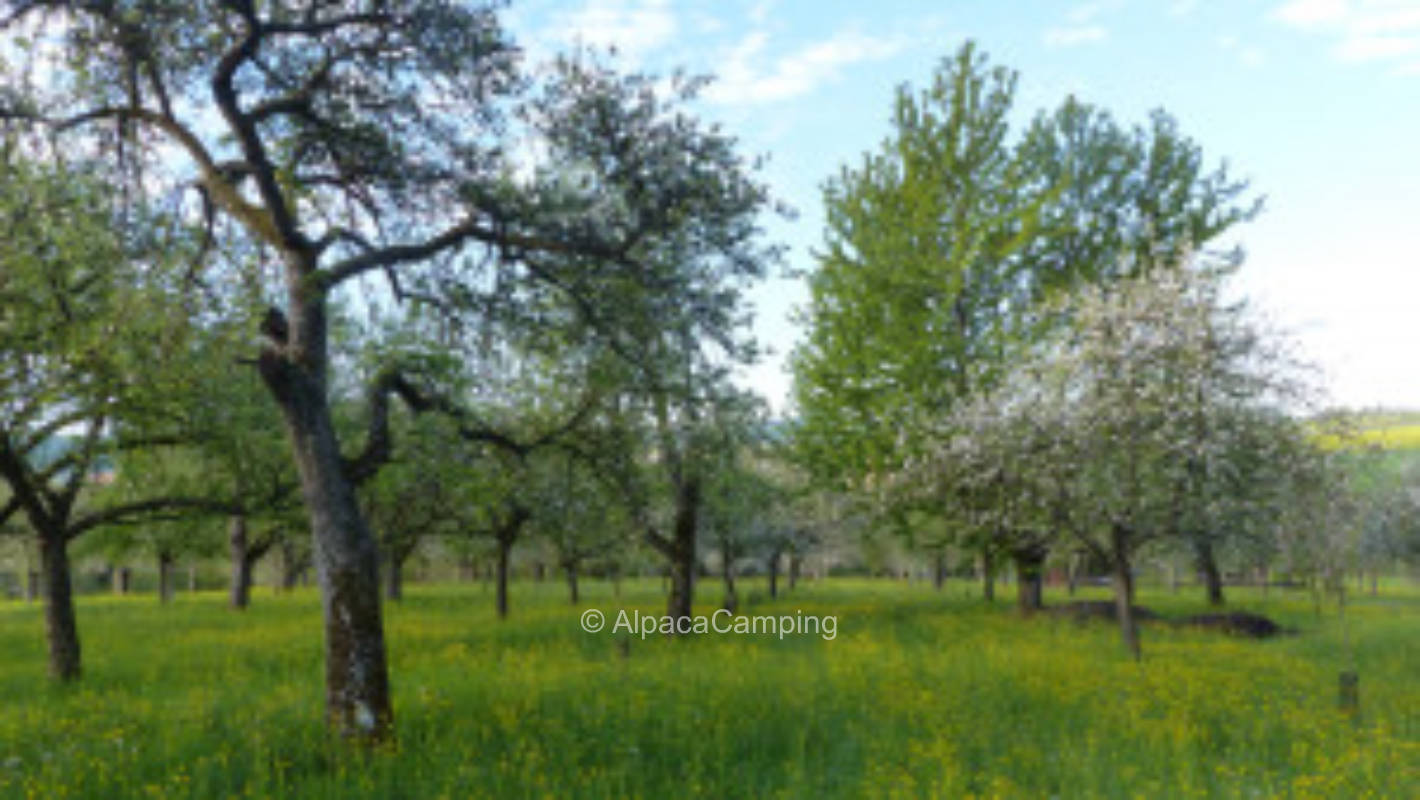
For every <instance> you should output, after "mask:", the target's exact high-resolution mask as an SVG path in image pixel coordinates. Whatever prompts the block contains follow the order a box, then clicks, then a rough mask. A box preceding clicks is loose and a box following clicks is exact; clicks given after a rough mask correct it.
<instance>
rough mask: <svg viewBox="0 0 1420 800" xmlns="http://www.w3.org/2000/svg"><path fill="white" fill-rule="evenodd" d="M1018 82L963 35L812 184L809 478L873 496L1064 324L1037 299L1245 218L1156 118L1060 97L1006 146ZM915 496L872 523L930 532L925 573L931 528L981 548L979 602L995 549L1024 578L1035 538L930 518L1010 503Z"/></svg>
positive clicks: (1163, 258)
mask: <svg viewBox="0 0 1420 800" xmlns="http://www.w3.org/2000/svg"><path fill="white" fill-rule="evenodd" d="M1015 80H1016V76H1015V74H1014V73H1013V72H1011V71H1009V70H1006V69H1004V68H1001V67H995V68H991V67H988V64H987V62H986V59H985V57H984V56H981V55H980V54H979V53H978V52H977V51H976V49H975V47H974V46H973V45H972V44H971V43H970V42H968V43H967V44H966V45H964V46H963V47H962V48H961V49H960V50H959V51H958V52H957V54H956V56H955V58H953V59H949V60H947V61H944V62H943V64H942V66H941V67H940V68H939V70H938V71H937V73H936V74H935V75H934V78H933V82H932V84H931V86H930V87H929V88H927V89H926V90H924V91H922V92H920V93H918V94H914V93H913V92H912V91H911V90H910V89H908V88H907V87H904V88H901V89H899V90H898V95H897V101H896V106H895V113H894V118H893V132H892V134H891V135H890V136H889V138H888V139H887V140H886V141H885V142H884V143H883V145H882V147H881V148H880V150H879V151H878V152H876V153H870V154H868V155H866V156H865V157H864V158H863V161H862V162H861V164H860V165H858V166H856V167H845V168H844V169H843V170H842V171H841V172H840V174H839V176H837V177H836V178H834V179H833V180H830V181H829V182H828V183H827V184H826V187H825V190H824V199H825V205H826V207H827V209H828V231H827V234H826V242H825V248H824V251H823V253H821V254H820V255H819V266H818V269H817V271H816V272H815V273H814V274H813V275H812V276H811V277H810V290H811V295H812V300H811V304H810V306H809V308H808V310H807V313H806V315H805V317H806V320H805V321H806V322H807V324H808V326H809V336H808V340H807V342H806V343H805V344H804V345H803V346H801V347H800V348H799V349H798V350H797V351H796V352H795V354H794V369H795V394H796V400H797V403H798V406H799V410H800V413H801V414H802V416H803V421H802V424H801V425H800V426H799V428H798V429H797V430H796V447H797V449H798V458H799V460H800V461H801V463H803V464H805V466H806V467H807V468H809V469H810V470H811V471H812V472H813V473H814V474H815V475H816V477H817V478H818V479H819V480H820V481H822V480H825V479H827V480H830V481H836V482H837V483H838V484H839V485H840V486H845V487H847V488H851V489H853V490H855V491H867V492H868V493H870V494H873V493H880V489H881V488H882V486H883V485H884V484H885V482H886V481H887V480H888V479H889V476H890V475H891V474H892V473H893V472H894V471H896V470H897V469H898V468H899V467H900V466H901V465H902V464H903V463H904V462H906V461H909V460H912V459H914V458H916V457H918V456H920V455H921V452H919V451H920V450H921V449H923V448H925V449H931V446H932V444H931V442H930V437H931V436H932V435H935V434H940V435H946V436H953V435H955V433H954V432H952V431H950V430H949V429H948V428H947V427H944V426H942V425H941V424H940V423H941V422H942V421H943V420H944V419H947V418H949V417H950V416H951V415H952V414H953V408H954V406H955V405H956V404H958V403H961V402H963V401H964V400H965V399H966V398H967V397H969V396H971V395H972V394H973V393H978V392H981V391H989V390H990V388H991V387H992V385H993V384H994V383H995V382H996V381H998V380H999V379H1000V376H1001V374H1002V373H1003V372H1004V371H1005V370H1006V369H1008V368H1009V364H1008V356H1007V354H1009V353H1011V352H1013V350H1014V349H1015V348H1016V347H1017V346H1018V345H1019V344H1021V343H1023V342H1024V343H1029V342H1031V341H1034V340H1037V339H1039V338H1040V337H1042V336H1044V335H1046V334H1047V333H1048V332H1049V330H1050V328H1051V327H1052V326H1054V325H1057V324H1059V320H1058V319H1057V318H1056V317H1053V316H1051V315H1037V314H1034V313H1033V310H1034V309H1035V308H1036V307H1037V304H1039V303H1040V302H1043V301H1046V300H1049V299H1050V298H1051V297H1052V296H1054V295H1056V294H1058V293H1061V292H1065V291H1069V290H1071V289H1073V288H1075V287H1078V286H1081V285H1103V284H1107V283H1109V282H1112V281H1115V280H1118V279H1120V278H1123V277H1128V276H1131V275H1136V274H1143V273H1147V272H1149V271H1150V270H1153V269H1157V268H1167V267H1168V265H1171V264H1174V263H1176V262H1177V261H1178V260H1180V259H1181V258H1184V257H1185V256H1187V255H1188V254H1191V253H1195V252H1199V251H1201V249H1202V248H1203V247H1204V246H1205V245H1207V244H1209V243H1211V242H1213V241H1214V240H1216V239H1217V237H1219V236H1221V235H1222V234H1223V233H1224V232H1226V231H1227V230H1229V229H1230V228H1231V227H1232V226H1234V225H1236V224H1237V223H1239V222H1242V221H1245V220H1247V219H1250V218H1251V217H1252V216H1253V215H1255V214H1256V213H1257V212H1258V210H1259V209H1260V202H1256V201H1249V200H1247V198H1246V197H1245V194H1246V192H1247V184H1246V183H1245V182H1240V181H1235V180H1233V179H1231V178H1229V177H1228V173H1227V171H1226V168H1225V167H1221V166H1220V167H1218V168H1216V169H1214V170H1212V171H1208V170H1206V168H1205V166H1204V161H1203V157H1202V152H1201V148H1200V147H1199V146H1198V145H1197V144H1196V143H1194V142H1193V141H1192V140H1190V139H1188V138H1187V137H1185V136H1184V135H1183V134H1182V133H1180V132H1179V130H1178V126H1177V124H1176V123H1175V121H1174V120H1173V118H1172V117H1170V116H1169V115H1168V114H1167V113H1165V112H1163V111H1156V112H1154V114H1153V115H1152V116H1151V117H1150V120H1149V124H1148V125H1147V126H1141V127H1136V128H1134V129H1133V130H1132V131H1131V130H1126V129H1123V128H1121V127H1120V126H1119V125H1117V124H1116V123H1115V122H1114V121H1113V119H1112V118H1111V117H1110V116H1109V115H1108V114H1106V113H1105V112H1103V111H1101V110H1099V109H1096V108H1094V107H1092V106H1089V105H1088V104H1084V103H1081V102H1079V101H1077V100H1075V99H1074V98H1067V99H1066V101H1065V102H1064V103H1063V104H1062V105H1061V107H1060V108H1059V109H1058V110H1057V111H1055V112H1054V113H1052V114H1040V115H1038V116H1037V117H1036V119H1035V121H1034V122H1033V124H1032V125H1031V126H1030V127H1029V128H1028V129H1027V130H1026V131H1025V132H1024V134H1023V135H1022V136H1021V137H1020V139H1019V141H1013V140H1012V137H1011V136H1010V131H1009V129H1008V121H1009V116H1010V112H1011V109H1012V103H1013V99H1014V87H1015ZM963 421H966V420H963ZM919 423H920V424H923V425H926V426H927V427H926V428H923V429H914V428H911V426H913V425H917V424H919ZM998 432H1000V433H1002V435H1005V432H1004V430H1002V431H998ZM979 455H984V453H983V454H979ZM1010 479H1011V476H1009V475H1005V474H1003V475H1002V480H1010ZM983 493H984V494H983ZM912 494H913V497H914V498H915V501H916V505H914V506H913V507H912V508H910V509H904V508H902V507H900V506H899V507H893V508H887V509H885V512H886V514H887V516H889V517H895V518H896V525H895V526H896V527H897V528H898V529H899V530H902V531H912V532H913V534H914V536H915V538H918V539H924V540H925V539H933V541H930V542H926V541H924V544H925V546H926V549H928V550H929V551H933V552H936V553H937V555H938V559H939V562H940V559H941V558H942V555H943V554H944V553H945V548H946V546H947V544H948V542H946V541H944V540H940V535H941V534H940V531H943V530H947V531H954V532H955V533H956V534H957V535H959V536H961V537H963V538H962V539H961V540H960V543H962V544H967V545H969V546H970V547H972V548H974V549H977V550H979V552H980V557H981V560H982V574H983V576H984V578H985V583H984V589H985V591H986V593H987V594H988V596H989V595H990V594H991V593H992V583H991V576H992V574H993V572H994V562H995V560H996V558H997V557H998V556H999V555H1001V554H1009V555H1010V556H1011V557H1012V558H1013V559H1014V560H1015V561H1016V566H1017V571H1018V572H1020V573H1023V574H1025V575H1027V576H1028V578H1030V580H1029V581H1028V582H1027V584H1028V586H1034V585H1036V579H1037V576H1038V575H1039V573H1040V570H1041V565H1042V563H1043V561H1044V558H1045V556H1046V545H1047V544H1048V539H1049V538H1050V537H1049V536H1048V535H1046V534H1044V533H1043V532H1039V531H1037V532H1030V533H1027V532H1026V531H1023V530H1010V531H1005V530H994V529H990V528H981V527H980V526H977V525H965V526H960V525H956V526H954V525H952V524H951V522H950V521H949V519H950V518H956V519H957V520H958V521H959V520H960V519H961V518H962V515H961V514H959V513H957V512H955V511H953V510H951V509H949V508H943V507H941V505H942V504H948V505H949V504H952V503H963V504H966V505H967V506H979V505H981V504H982V503H987V504H989V503H991V502H994V501H993V500H991V499H990V497H991V496H995V495H998V494H999V495H1001V496H1011V495H1012V494H1013V492H1012V491H1009V490H1006V489H1005V488H1004V487H997V488H996V489H992V488H990V487H989V486H986V485H977V486H976V487H975V489H974V490H973V491H972V493H971V494H972V496H970V497H968V496H967V495H966V494H963V493H961V492H953V491H947V492H944V493H937V494H935V495H932V494H924V493H921V492H914V493H912ZM893 502H896V503H899V504H900V503H903V502H906V500H905V498H903V497H900V496H899V497H895V498H893ZM944 519H946V520H948V523H947V525H946V527H945V528H944V527H943V525H942V524H940V523H941V521H942V520H944ZM929 530H935V531H938V532H939V533H937V535H936V536H932V535H928V531H929ZM1022 537H1024V538H1022ZM1032 591H1034V590H1033V589H1032Z"/></svg>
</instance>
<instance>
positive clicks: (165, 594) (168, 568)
mask: <svg viewBox="0 0 1420 800" xmlns="http://www.w3.org/2000/svg"><path fill="white" fill-rule="evenodd" d="M172 599H173V557H172V556H171V555H169V554H167V553H159V554H158V602H159V603H162V604H164V605H166V604H167V603H168V602H169V601H170V600H172Z"/></svg>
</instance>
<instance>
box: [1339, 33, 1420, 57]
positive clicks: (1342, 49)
mask: <svg viewBox="0 0 1420 800" xmlns="http://www.w3.org/2000/svg"><path fill="white" fill-rule="evenodd" d="M1416 50H1420V36H1348V37H1346V38H1345V39H1342V40H1341V42H1340V43H1339V44H1337V45H1336V47H1335V48H1333V50H1332V52H1333V53H1334V54H1335V55H1336V57H1337V58H1339V59H1341V60H1342V61H1378V60H1383V59H1389V58H1395V57H1396V56H1403V55H1407V54H1409V53H1414V52H1416Z"/></svg>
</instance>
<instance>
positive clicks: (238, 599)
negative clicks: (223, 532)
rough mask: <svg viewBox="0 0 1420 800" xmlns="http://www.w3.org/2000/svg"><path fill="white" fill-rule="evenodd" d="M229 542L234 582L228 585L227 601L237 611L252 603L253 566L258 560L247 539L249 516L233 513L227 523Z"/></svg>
mask: <svg viewBox="0 0 1420 800" xmlns="http://www.w3.org/2000/svg"><path fill="white" fill-rule="evenodd" d="M227 544H228V545H229V546H230V552H231V559H232V582H231V585H230V586H229V587H228V591H229V593H228V596H227V602H228V605H230V606H231V607H232V608H234V609H236V610H237V611H244V610H246V608H247V607H248V606H250V605H251V583H252V577H251V576H252V567H253V566H254V565H255V563H256V560H255V559H253V558H251V555H250V548H249V544H250V542H249V541H248V539H247V518H246V517H245V516H244V515H242V514H233V515H232V518H231V520H229V521H228V523H227Z"/></svg>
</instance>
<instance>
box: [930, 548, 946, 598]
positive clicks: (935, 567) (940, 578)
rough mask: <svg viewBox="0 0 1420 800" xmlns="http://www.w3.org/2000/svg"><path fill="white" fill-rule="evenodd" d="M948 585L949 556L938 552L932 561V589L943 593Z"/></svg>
mask: <svg viewBox="0 0 1420 800" xmlns="http://www.w3.org/2000/svg"><path fill="white" fill-rule="evenodd" d="M946 585H947V554H946V553H944V552H942V551H940V550H938V551H937V555H936V557H935V558H933V559H932V588H933V589H936V590H937V591H939V592H940V591H941V590H942V587H943V586H946Z"/></svg>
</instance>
